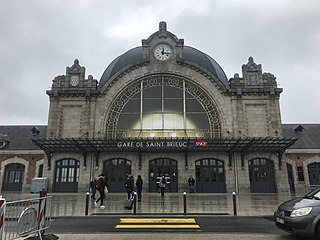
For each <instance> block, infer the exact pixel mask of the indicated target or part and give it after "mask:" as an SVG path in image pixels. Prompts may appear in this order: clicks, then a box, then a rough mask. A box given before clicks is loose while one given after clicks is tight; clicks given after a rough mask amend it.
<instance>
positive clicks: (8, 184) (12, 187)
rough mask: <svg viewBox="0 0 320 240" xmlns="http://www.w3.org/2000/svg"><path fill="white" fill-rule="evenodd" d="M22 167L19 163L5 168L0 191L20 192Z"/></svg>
mask: <svg viewBox="0 0 320 240" xmlns="http://www.w3.org/2000/svg"><path fill="white" fill-rule="evenodd" d="M24 168H25V167H24V165H23V164H20V163H11V164H8V165H7V166H6V168H5V172H4V179H3V185H2V191H21V190H22V183H23V176H24Z"/></svg>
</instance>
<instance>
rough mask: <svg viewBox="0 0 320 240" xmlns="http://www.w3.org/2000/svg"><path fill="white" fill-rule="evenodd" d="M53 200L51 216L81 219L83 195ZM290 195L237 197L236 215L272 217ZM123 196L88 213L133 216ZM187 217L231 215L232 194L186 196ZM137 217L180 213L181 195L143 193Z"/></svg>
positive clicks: (11, 196)
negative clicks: (125, 205) (188, 215)
mask: <svg viewBox="0 0 320 240" xmlns="http://www.w3.org/2000/svg"><path fill="white" fill-rule="evenodd" d="M2 194H3V196H4V197H5V198H6V199H7V201H12V200H19V199H27V198H35V197H38V195H37V194H12V193H2ZM48 196H52V197H53V201H52V205H51V206H50V207H51V216H52V217H56V216H84V215H85V206H86V194H85V193H75V194H70V193H69V194H65V193H49V194H48ZM292 197H294V196H292V195H290V194H281V193H279V194H240V195H238V196H237V204H236V205H237V213H238V215H239V216H266V215H272V214H273V213H274V211H275V209H276V208H277V206H278V205H279V204H280V203H281V202H283V201H285V200H288V199H291V198H292ZM125 199H126V194H125V193H111V194H108V195H107V198H106V202H105V206H106V207H105V209H100V208H95V207H94V204H93V203H92V202H91V201H90V203H89V209H88V213H89V215H91V214H128V215H129V214H132V211H129V210H125V209H124V203H125ZM187 212H188V214H229V215H233V202H232V194H230V193H224V194H199V193H196V194H187ZM137 213H138V214H183V213H184V205H183V194H182V193H167V194H166V195H165V197H164V198H162V197H161V196H160V195H159V194H157V193H144V194H143V197H142V202H141V203H138V204H137Z"/></svg>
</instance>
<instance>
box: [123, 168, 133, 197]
mask: <svg viewBox="0 0 320 240" xmlns="http://www.w3.org/2000/svg"><path fill="white" fill-rule="evenodd" d="M125 188H126V191H127V195H128V199H131V198H132V193H133V190H134V179H133V175H132V174H128V175H127V179H126V181H125Z"/></svg>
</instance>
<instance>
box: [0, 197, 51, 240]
mask: <svg viewBox="0 0 320 240" xmlns="http://www.w3.org/2000/svg"><path fill="white" fill-rule="evenodd" d="M51 207H52V197H47V196H46V193H43V192H42V193H40V197H39V198H33V199H26V200H19V201H12V202H6V201H5V199H3V198H0V213H1V218H0V227H1V229H0V230H1V231H0V239H1V240H12V239H16V238H19V237H28V236H30V235H37V236H38V237H39V238H40V239H42V236H43V234H44V231H45V229H48V228H49V227H50V221H51Z"/></svg>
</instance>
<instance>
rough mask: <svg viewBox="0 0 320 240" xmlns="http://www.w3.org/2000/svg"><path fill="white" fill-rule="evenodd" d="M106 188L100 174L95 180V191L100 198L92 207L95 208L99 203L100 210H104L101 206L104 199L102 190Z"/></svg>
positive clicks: (103, 206) (103, 178) (102, 176)
mask: <svg viewBox="0 0 320 240" xmlns="http://www.w3.org/2000/svg"><path fill="white" fill-rule="evenodd" d="M106 186H107V183H106V180H105V176H104V174H103V173H101V174H100V175H99V176H98V177H97V179H96V190H97V191H98V192H99V194H100V197H99V198H98V199H97V200H96V201H95V202H94V205H95V206H97V205H98V202H99V201H100V208H101V209H104V208H105V205H104V204H103V200H104V199H105V198H106V196H105V193H104V189H105V187H106Z"/></svg>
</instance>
